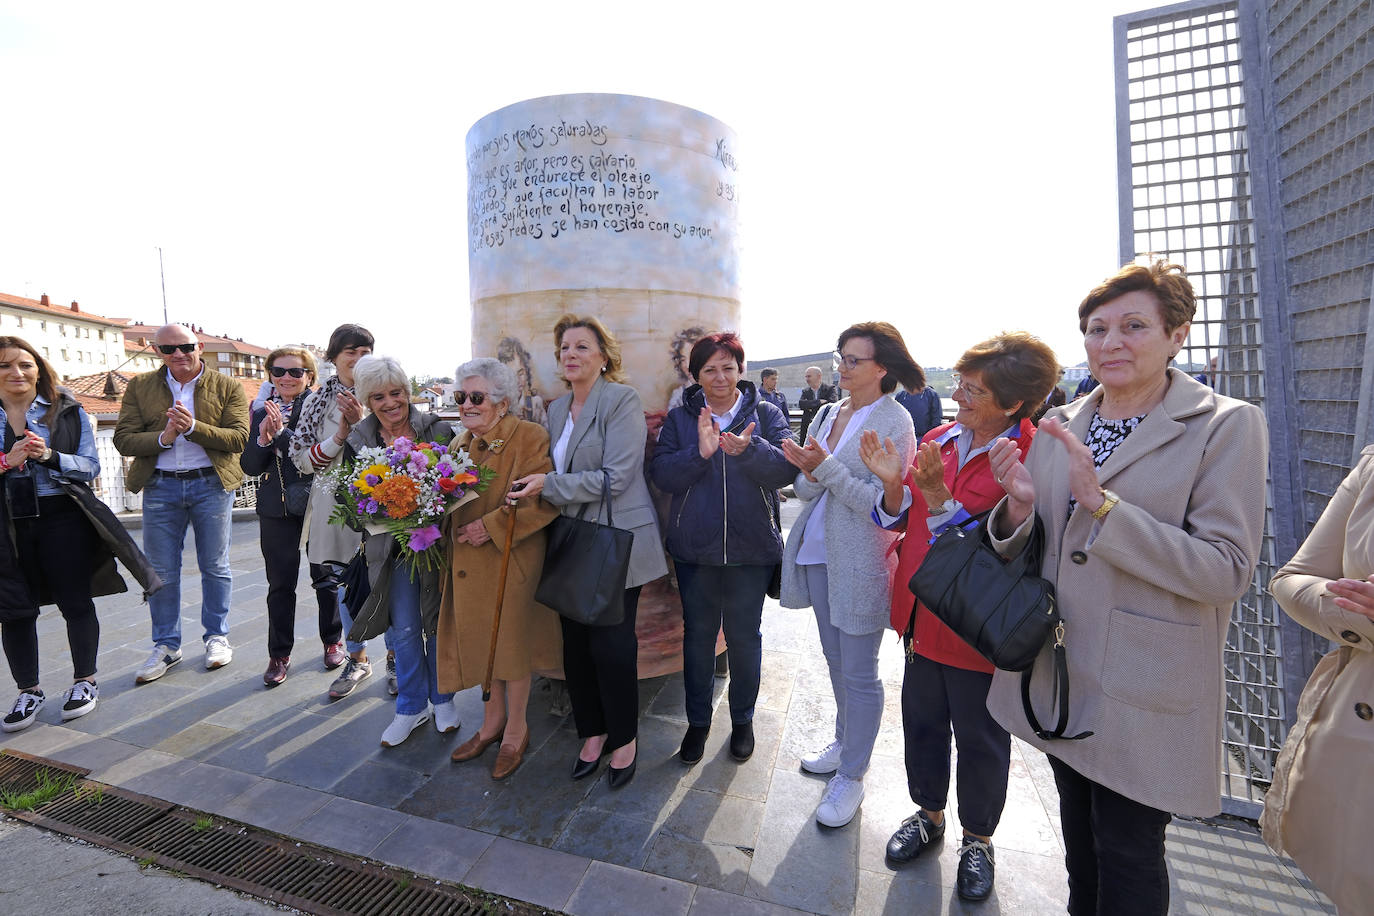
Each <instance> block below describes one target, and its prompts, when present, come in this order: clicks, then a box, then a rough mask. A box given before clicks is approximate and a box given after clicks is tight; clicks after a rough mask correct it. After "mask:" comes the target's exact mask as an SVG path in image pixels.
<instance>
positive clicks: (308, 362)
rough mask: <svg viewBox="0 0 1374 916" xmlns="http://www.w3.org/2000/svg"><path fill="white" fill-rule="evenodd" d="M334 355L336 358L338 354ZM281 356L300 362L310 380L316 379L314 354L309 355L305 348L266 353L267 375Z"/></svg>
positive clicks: (279, 349)
mask: <svg viewBox="0 0 1374 916" xmlns="http://www.w3.org/2000/svg"><path fill="white" fill-rule="evenodd" d="M335 355H336V356H337V355H338V354H335ZM283 356H294V357H296V359H298V360H300V361H301V365H302V366H304V367H305V371H306V372H309V373H310V378H311V379H315V378H317V377H318V375H319V373H318V372H317V371H316V369H315V354H314V353H311V352H310V351H309V350H307V349H306V348H305V347H277V349H275V350H273V351H272V352H271V353H268V354H267V363H266V365H267V369H268V371H269V374H270V372H271V369H272V367H273V366H274V365H275V364H276V362H277V360H279V359H281V358H282V357H283Z"/></svg>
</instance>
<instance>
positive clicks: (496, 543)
mask: <svg viewBox="0 0 1374 916" xmlns="http://www.w3.org/2000/svg"><path fill="white" fill-rule="evenodd" d="M455 378H457V380H458V382H459V384H460V385H461V386H462V388H461V390H459V391H457V392H455V393H454V399H455V400H457V402H458V406H459V408H460V409H461V410H462V415H463V427H464V429H465V432H463V433H462V434H461V435H460V436H459V437H458V438H457V439H455V440H454V447H455V448H462V449H466V450H467V452H468V454H469V456H470V457H471V459H472V460H473V461H474V462H475V463H477V464H480V465H482V466H484V467H488V468H490V469H492V470H493V471H495V472H496V473H495V476H493V477H492V478H491V482H490V484H489V485H488V487H487V489H486V491H485V492H484V493H481V494H480V495H479V496H478V497H477V499H475V500H473V501H471V502H469V503H467V504H465V505H463V506H460V507H459V508H458V509H457V510H456V511H455V512H454V514H453V516H452V517H451V518H450V520H449V524H448V561H449V569H448V575H449V582H448V586H449V587H448V588H446V589H445V590H444V597H443V601H442V603H441V605H440V609H439V639H438V669H439V689H440V690H442V691H456V690H463V689H465V688H468V687H472V686H475V685H477V684H480V683H482V679H483V678H484V677H485V675H486V670H487V655H488V652H489V651H490V649H491V629H492V617H493V615H494V614H495V612H496V591H497V587H498V585H499V578H500V572H501V552H502V550H503V548H504V547H505V543H506V532H507V530H509V528H510V525H511V523H512V522H511V520H512V518H514V524H515V532H514V535H513V540H512V542H511V554H510V564H509V567H508V569H507V573H506V591H505V599H504V601H503V603H502V609H501V623H500V630H499V634H498V637H497V641H496V663H495V667H494V668H493V671H492V678H493V680H492V684H491V699H490V700H488V701H487V703H486V706H485V709H484V711H483V716H482V726H481V728H479V729H478V730H477V733H476V734H474V735H473V736H472V737H470V738H469V739H468V740H467V741H465V742H463V743H462V744H460V745H459V746H458V749H457V750H455V751H454V752H453V760H454V762H455V763H456V762H461V761H464V760H472V759H474V758H476V757H478V756H480V755H481V754H482V752H483V751H485V750H486V749H487V748H488V747H490V746H491V745H493V744H495V743H496V742H498V741H500V742H501V749H500V752H499V753H498V754H497V756H496V763H495V764H494V765H493V766H492V770H491V775H492V778H493V779H504V778H505V777H507V776H509V775H510V774H511V773H513V772H515V769H516V767H518V766H520V762H521V760H522V759H523V757H524V753H525V748H526V747H528V746H529V740H530V739H529V729H528V727H527V726H526V723H525V709H526V707H527V706H528V705H529V699H530V674H531V672H533V671H539V670H544V671H548V670H553V669H556V668H557V667H558V665H559V662H560V660H561V658H562V652H563V644H562V640H561V638H560V636H559V629H558V615H556V614H555V613H554V612H553V611H551V610H549V609H548V608H546V607H544V606H543V605H541V604H538V603H536V602H535V600H534V590H535V588H536V587H537V586H538V585H539V573H540V571H541V569H542V568H543V565H544V527H545V526H546V525H548V524H549V522H551V521H553V520H554V518H555V517H557V515H558V510H557V509H555V508H554V507H553V506H550V505H547V504H545V503H541V502H538V501H530V502H524V503H521V504H520V507H519V511H518V512H514V513H513V512H512V510H511V509H509V508H505V502H506V494H507V493H508V492H509V491H510V488H511V482H512V481H514V480H515V479H517V478H519V477H523V476H525V475H526V474H542V473H545V472H547V471H550V470H552V469H553V465H552V464H551V463H550V461H549V434H548V433H547V432H545V430H544V427H542V426H540V425H539V424H537V423H529V422H527V421H525V420H521V419H519V418H517V417H516V415H515V414H513V413H510V405H511V403H512V402H513V400H514V398H515V394H516V391H517V390H518V389H517V387H516V380H515V373H513V372H511V370H510V369H509V368H507V367H506V366H505V365H504V364H502V363H500V362H498V361H497V360H494V359H474V360H471V361H469V362H466V363H464V364H463V365H461V366H459V367H458V371H457V372H456V373H455Z"/></svg>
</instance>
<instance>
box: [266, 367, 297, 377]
mask: <svg viewBox="0 0 1374 916" xmlns="http://www.w3.org/2000/svg"><path fill="white" fill-rule="evenodd" d="M268 371H269V372H271V373H272V378H281V377H282V376H283V375H289V376H291V377H292V378H305V369H303V368H297V369H286V368H283V367H281V366H273V367H272V368H271V369H270V370H268Z"/></svg>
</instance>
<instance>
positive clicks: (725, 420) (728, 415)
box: [706, 389, 743, 430]
mask: <svg viewBox="0 0 1374 916" xmlns="http://www.w3.org/2000/svg"><path fill="white" fill-rule="evenodd" d="M742 400H743V398H741V397H740V393H739V389H735V403H733V404H731V405H730V409H729V410H727V411H725V413H722V414H717V413H716V412H715V411H714V410H712V411H711V419H713V420H715V421H716V425H718V426H719V427H720V428H721V429H722V430H726V429H729V428H730V424H731V423H733V422H735V414H737V413H739V405H740V401H742ZM706 406H707V408H708V409H709V408H710V406H711V405H710V403H709V402H708V403H707V405H706Z"/></svg>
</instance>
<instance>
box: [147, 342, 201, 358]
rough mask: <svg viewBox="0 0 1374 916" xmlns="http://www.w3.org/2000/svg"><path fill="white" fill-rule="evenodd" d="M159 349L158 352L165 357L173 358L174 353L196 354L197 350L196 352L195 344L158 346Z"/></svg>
mask: <svg viewBox="0 0 1374 916" xmlns="http://www.w3.org/2000/svg"><path fill="white" fill-rule="evenodd" d="M157 349H158V352H159V353H161V354H162V355H163V356H171V355H172V354H173V353H175V352H176V351H178V350H180V351H181V352H182V353H194V352H195V350H196V345H195V344H193V343H188V344H158V345H157Z"/></svg>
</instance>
